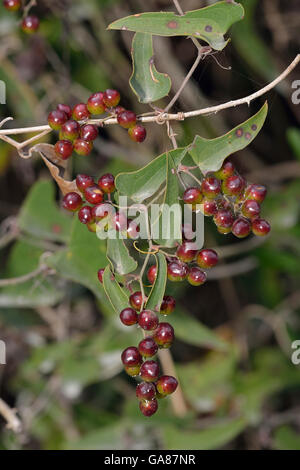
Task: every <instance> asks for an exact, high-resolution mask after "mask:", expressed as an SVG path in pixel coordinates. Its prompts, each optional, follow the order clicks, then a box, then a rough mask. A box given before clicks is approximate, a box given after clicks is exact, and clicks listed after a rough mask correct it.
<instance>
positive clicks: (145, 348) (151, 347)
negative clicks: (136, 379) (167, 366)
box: [138, 336, 158, 357]
mask: <svg viewBox="0 0 300 470" xmlns="http://www.w3.org/2000/svg"><path fill="white" fill-rule="evenodd" d="M138 349H139V352H140V354H141V355H142V356H144V357H152V356H154V355H155V354H156V353H157V350H158V346H157V344H156V342H155V341H154V339H153V338H151V337H150V336H149V337H147V338H144V339H142V341H140V343H139V346H138Z"/></svg>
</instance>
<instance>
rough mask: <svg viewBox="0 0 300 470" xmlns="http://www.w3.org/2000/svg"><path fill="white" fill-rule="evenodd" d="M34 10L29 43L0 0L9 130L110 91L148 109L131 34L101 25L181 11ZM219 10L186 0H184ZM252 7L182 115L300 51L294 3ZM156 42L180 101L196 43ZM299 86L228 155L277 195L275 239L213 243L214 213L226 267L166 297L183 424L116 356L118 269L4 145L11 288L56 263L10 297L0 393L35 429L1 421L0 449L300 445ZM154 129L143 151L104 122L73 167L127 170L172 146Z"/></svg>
mask: <svg viewBox="0 0 300 470" xmlns="http://www.w3.org/2000/svg"><path fill="white" fill-rule="evenodd" d="M37 3H38V7H37V8H36V9H35V11H36V13H37V14H38V16H39V17H40V19H41V29H40V32H39V33H38V34H36V35H34V36H32V37H25V36H24V35H23V34H22V33H20V32H19V27H18V20H17V19H16V18H17V17H16V16H15V15H12V14H10V13H7V12H5V11H4V9H3V7H2V6H1V7H0V79H1V80H3V81H5V83H6V86H7V105H0V120H1V119H3V118H5V117H7V116H12V117H13V118H14V120H15V121H14V123H13V124H10V126H12V125H13V126H15V127H20V126H29V125H35V124H44V123H45V122H46V117H47V114H48V112H49V110H51V109H52V108H54V107H55V106H56V104H57V103H58V102H67V103H69V104H71V105H73V104H75V103H77V102H79V101H85V100H86V99H87V98H88V96H89V95H90V94H91V92H95V91H99V90H103V89H105V88H107V87H108V86H110V87H114V88H117V89H118V90H120V92H121V94H122V104H123V105H124V106H125V107H128V108H130V109H133V110H135V111H136V112H148V111H149V110H150V109H149V107H147V106H146V105H145V106H143V105H140V104H138V102H137V100H136V98H135V95H134V94H133V92H132V91H131V89H130V87H129V85H128V79H129V77H130V74H131V61H130V46H131V38H132V34H131V33H124V32H115V31H110V32H108V31H106V26H107V25H108V24H109V23H110V22H111V21H113V20H115V19H117V18H121V17H123V16H126V15H129V14H132V13H138V12H142V11H160V10H168V9H170V10H173V9H174V8H173V5H172V2H171V0H147V2H144V1H142V0H129V1H127V2H124V1H121V0H85V1H80V0H76V1H68V0H51V1H50V0H49V1H48V0H40V1H38V2H37ZM210 3H213V2H209V1H201V0H182V1H181V6H182V8H183V9H184V10H188V9H189V10H191V9H195V8H200V7H202V6H206V5H208V4H210ZM241 3H243V5H244V7H245V9H246V16H245V19H244V21H243V22H241V23H239V24H236V25H235V26H234V27H233V28H232V29H231V30H230V36H231V38H232V42H231V43H230V44H229V45H228V46H227V48H226V49H225V50H224V51H223V52H220V53H218V54H217V55H215V56H214V57H212V56H210V57H208V58H207V59H206V60H205V61H203V62H201V63H200V65H199V66H198V68H197V70H196V72H195V73H194V75H193V79H192V80H191V81H190V83H189V84H188V86H186V88H185V89H184V91H183V93H182V95H181V97H180V99H179V101H178V102H177V104H176V105H175V108H174V109H175V110H177V111H178V110H191V109H196V108H201V107H205V106H207V105H209V104H215V103H220V102H226V101H228V100H231V99H235V98H239V97H242V96H246V95H248V94H250V93H251V92H253V91H256V90H257V89H259V88H261V87H262V86H264V84H266V83H267V82H269V81H271V80H272V79H273V78H275V77H276V76H277V75H278V74H279V73H280V72H281V71H282V70H284V69H285V68H286V67H287V65H288V64H289V63H290V62H291V61H292V59H293V58H294V56H295V55H296V54H297V52H298V51H299V45H300V38H299V24H300V10H299V2H298V0H290V1H289V2H286V1H279V0H272V1H270V0H261V1H258V0H243V1H242V2H241ZM154 47H155V61H156V65H157V68H158V70H160V71H162V72H167V73H168V74H169V75H170V77H171V79H172V93H174V92H176V90H177V89H178V87H179V86H180V84H181V82H182V80H183V78H184V76H185V74H186V73H187V71H188V69H189V68H190V66H191V65H192V63H193V60H194V59H195V48H194V47H193V45H192V43H191V41H189V40H187V39H185V38H174V39H168V38H158V37H156V38H155V41H154ZM214 59H215V60H214ZM229 66H231V70H228V67H229ZM297 78H299V68H298V69H296V70H295V71H294V72H293V73H292V74H291V76H290V77H289V78H288V80H286V81H285V82H284V83H282V84H281V85H280V86H279V87H278V88H277V89H276V90H273V91H272V92H270V93H269V94H268V97H267V98H268V101H269V107H270V110H269V115H268V118H267V121H266V124H265V126H264V128H263V130H262V131H261V133H260V135H259V136H258V137H257V138H256V140H255V141H254V142H253V144H252V145H251V146H250V147H248V148H247V149H246V150H244V151H242V152H240V153H239V154H236V155H234V156H233V158H232V160H233V161H234V163H235V164H236V166H237V167H238V169H239V171H241V172H242V174H244V175H245V176H247V178H248V180H250V181H252V182H255V183H256V182H257V183H262V184H265V185H266V186H267V187H268V190H269V196H268V198H267V201H266V202H265V204H264V209H263V216H264V217H266V218H267V219H270V221H271V223H272V232H271V236H270V237H269V238H268V239H267V240H266V241H263V242H259V243H257V242H256V241H253V240H248V241H246V242H245V241H241V242H239V241H238V240H236V239H234V238H233V237H231V236H228V237H223V236H221V235H218V234H217V233H216V230H215V228H214V226H213V224H211V223H210V221H208V222H207V228H206V241H207V246H218V248H219V250H220V252H221V253H223V254H224V256H225V255H226V263H225V261H224V263H223V265H222V269H220V270H218V269H216V270H215V274H212V278H211V280H210V282H208V283H207V284H205V285H204V286H202V287H201V288H192V287H188V285H187V284H183V285H180V287H178V285H176V291H175V289H174V286H172V285H168V287H167V293H168V294H174V293H175V292H176V294H175V295H176V298H177V299H178V302H177V307H176V310H175V312H174V313H173V314H172V317H171V318H170V322H171V323H172V324H173V325H174V327H175V330H176V337H177V339H176V342H175V345H174V347H173V348H172V354H173V356H174V360H175V363H176V370H177V373H178V376H179V379H180V382H181V385H182V388H183V392H184V395H185V398H186V401H187V403H188V412H187V413H186V414H185V415H184V416H178V415H177V414H178V413H176V412H174V409H173V408H172V403H171V401H170V400H169V399H168V400H163V401H162V402H161V403H160V409H159V412H158V413H157V414H156V415H155V416H153V417H152V418H151V419H146V418H144V417H143V416H142V415H140V413H139V410H138V407H137V403H136V399H135V391H134V385H135V382H134V380H132V379H130V378H129V377H128V376H126V374H125V373H124V372H122V367H121V363H120V352H121V350H122V348H124V347H126V346H128V345H130V344H131V343H132V344H135V343H136V341H137V337H138V333H137V332H136V331H134V332H132V331H130V332H129V333H128V331H127V330H126V329H125V330H124V329H123V328H121V327H120V325H119V322H118V319H117V318H115V315H113V314H112V312H111V311H110V309H109V308H108V305H107V300H106V298H105V296H104V292H103V289H102V287H101V286H99V283H98V281H97V279H96V278H95V272H96V271H97V269H98V268H99V267H102V266H103V265H105V264H106V261H105V247H104V246H100V247H99V242H98V240H97V239H96V237H94V236H93V235H92V234H90V233H88V232H87V231H86V230H84V227H82V226H80V225H79V224H78V223H77V222H76V220H75V221H73V219H72V217H69V216H68V215H66V214H65V213H63V212H62V211H61V210H60V209H59V206H58V205H57V203H58V201H59V198H60V196H59V194H58V191H57V188H56V187H55V185H54V184H53V183H52V182H51V180H50V178H49V173H48V170H47V169H46V167H45V166H44V164H43V162H42V161H41V159H40V158H38V157H36V158H32V159H30V160H23V159H21V158H20V157H19V156H18V155H17V152H16V151H15V149H14V148H13V147H11V146H9V145H7V144H6V143H4V142H2V141H0V218H1V221H2V222H1V226H0V257H1V263H0V278H1V279H6V278H9V277H18V276H21V275H23V274H26V273H29V272H32V271H33V270H35V269H36V268H37V266H38V263H39V259H40V256H41V255H42V254H43V253H45V252H47V253H49V256H50V258H51V265H52V266H53V267H54V268H55V270H56V274H54V275H51V276H50V275H49V276H45V275H38V276H36V277H34V278H33V279H31V280H29V281H27V282H25V283H19V284H17V285H13V286H3V287H0V339H1V340H4V341H5V342H6V345H7V364H6V365H5V366H4V365H0V397H1V398H2V399H3V400H5V402H7V403H8V404H9V405H10V406H11V407H16V408H17V409H18V412H19V416H20V418H21V421H22V424H23V429H22V432H21V433H19V434H15V433H13V432H12V431H10V430H8V429H7V428H6V426H5V422H4V420H2V418H0V431H1V434H0V448H1V449H180V448H184V449H223V448H225V449H300V366H299V365H298V366H297V365H294V364H293V363H292V361H291V356H292V352H293V349H292V347H291V344H292V342H293V341H294V340H296V339H300V290H299V280H300V262H299V254H300V205H299V202H300V161H299V160H300V129H299V121H300V104H299V105H298V106H297V105H296V104H293V103H292V99H291V96H292V92H293V90H292V87H291V83H292V81H293V80H296V79H297ZM264 99H265V97H263V98H261V99H260V100H258V101H256V102H253V103H252V104H251V109H250V110H249V109H248V107H247V106H242V107H240V108H234V109H231V110H227V111H224V112H222V113H220V114H218V115H213V116H209V117H206V118H204V117H201V118H193V119H190V120H187V121H185V122H184V123H182V124H178V125H176V126H174V128H175V131H176V133H177V134H178V142H179V144H180V145H182V146H183V145H187V144H189V143H190V142H191V141H192V139H193V137H194V135H195V134H196V133H198V134H200V135H202V136H203V137H216V136H218V135H221V134H223V133H225V132H226V131H228V130H229V129H230V128H232V127H234V126H235V125H237V124H238V123H240V122H242V121H244V120H245V119H247V118H248V117H250V115H252V114H254V112H256V111H257V110H258V109H259V107H260V106H261V105H262V103H263V102H264ZM166 103H167V100H165V101H162V102H161V103H160V106H161V107H163V106H164V105H165V104H166ZM147 131H148V138H147V140H146V142H145V143H144V144H142V145H137V144H134V143H133V142H131V141H130V140H129V139H128V136H127V134H126V132H124V130H123V129H121V128H120V127H118V126H109V128H106V129H105V130H103V131H101V136H100V139H98V140H97V142H96V145H95V149H94V151H93V153H92V155H91V156H90V157H89V158H82V157H77V158H76V157H75V158H74V159H73V162H72V165H73V168H69V172H70V174H77V173H78V172H86V173H89V174H91V175H94V176H97V175H100V174H102V173H103V172H107V171H110V172H112V173H114V174H117V173H118V172H120V171H123V170H130V169H135V168H138V167H141V166H142V165H143V164H145V163H147V162H148V161H150V160H151V159H152V158H153V157H154V156H156V155H159V154H160V153H162V152H164V151H165V150H166V149H167V148H170V142H169V139H168V137H167V134H166V132H165V127H164V126H158V125H155V124H150V125H147ZM22 138H23V137H22ZM25 138H26V136H24V139H25ZM52 138H53V137H52V136H51V135H50V137H49V140H48V142H49V143H53V142H54V140H51V139H52ZM175 411H176V410H175Z"/></svg>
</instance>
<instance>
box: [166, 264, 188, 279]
mask: <svg viewBox="0 0 300 470" xmlns="http://www.w3.org/2000/svg"><path fill="white" fill-rule="evenodd" d="M188 273H189V268H188V266H187V265H186V264H185V263H183V262H182V261H171V263H169V264H168V279H169V280H170V281H173V282H181V281H184V280H185V279H186V277H187V275H188Z"/></svg>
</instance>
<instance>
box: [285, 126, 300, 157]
mask: <svg viewBox="0 0 300 470" xmlns="http://www.w3.org/2000/svg"><path fill="white" fill-rule="evenodd" d="M286 137H287V141H288V143H289V146H290V147H291V149H292V151H293V153H294V155H295V157H296V158H297V159H298V160H300V131H299V129H297V127H290V128H289V129H288V130H287V134H286Z"/></svg>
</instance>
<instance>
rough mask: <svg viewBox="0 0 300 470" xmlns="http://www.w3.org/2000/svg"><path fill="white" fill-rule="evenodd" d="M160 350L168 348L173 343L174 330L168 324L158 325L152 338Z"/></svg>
mask: <svg viewBox="0 0 300 470" xmlns="http://www.w3.org/2000/svg"><path fill="white" fill-rule="evenodd" d="M153 339H154V341H155V342H156V344H158V346H159V347H160V348H169V347H170V346H171V344H172V343H173V341H174V328H173V326H172V325H170V323H164V322H163V323H159V325H158V328H157V330H156V331H155V333H154V336H153Z"/></svg>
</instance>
